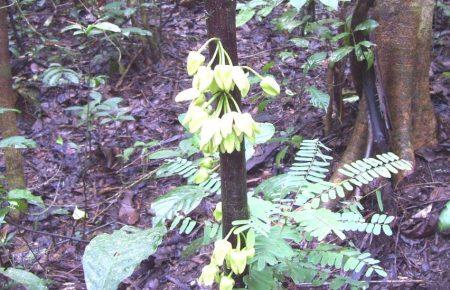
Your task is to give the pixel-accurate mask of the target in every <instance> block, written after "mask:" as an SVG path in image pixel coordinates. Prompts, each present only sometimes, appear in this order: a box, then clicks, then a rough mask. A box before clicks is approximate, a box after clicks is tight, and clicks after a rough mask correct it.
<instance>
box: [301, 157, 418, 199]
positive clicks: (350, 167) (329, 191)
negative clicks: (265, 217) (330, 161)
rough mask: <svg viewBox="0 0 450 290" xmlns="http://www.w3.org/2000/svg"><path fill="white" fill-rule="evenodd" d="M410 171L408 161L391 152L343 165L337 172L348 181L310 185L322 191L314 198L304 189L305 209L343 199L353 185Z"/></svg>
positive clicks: (308, 190) (410, 167)
mask: <svg viewBox="0 0 450 290" xmlns="http://www.w3.org/2000/svg"><path fill="white" fill-rule="evenodd" d="M411 169H412V165H411V164H410V163H409V162H408V161H406V160H402V159H400V158H399V157H398V156H397V155H395V154H394V153H392V152H388V153H384V154H380V155H377V158H365V159H362V160H358V161H355V162H353V163H351V164H345V165H344V166H343V167H342V168H340V169H338V171H339V172H340V173H342V174H344V175H345V176H347V177H349V178H348V179H346V180H344V181H342V182H340V183H338V184H333V183H324V182H321V183H320V185H310V186H309V187H311V188H313V187H314V186H316V187H320V189H322V190H323V191H322V192H318V191H317V190H316V191H315V192H314V193H316V195H315V196H313V195H312V194H309V195H308V193H309V192H312V191H311V190H310V189H309V188H308V187H307V188H305V189H304V191H305V192H306V193H307V194H306V197H307V201H305V202H304V204H305V207H306V208H318V207H319V205H320V202H327V201H328V200H333V199H336V198H337V197H340V198H344V197H345V191H352V190H353V188H354V187H353V186H354V185H356V186H363V185H367V184H369V183H370V182H371V181H373V180H374V179H376V178H380V177H385V178H391V177H392V176H391V173H394V174H395V173H398V170H411Z"/></svg>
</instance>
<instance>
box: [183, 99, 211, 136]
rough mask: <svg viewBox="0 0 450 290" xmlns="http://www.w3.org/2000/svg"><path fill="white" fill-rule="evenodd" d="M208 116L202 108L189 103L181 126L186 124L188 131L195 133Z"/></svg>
mask: <svg viewBox="0 0 450 290" xmlns="http://www.w3.org/2000/svg"><path fill="white" fill-rule="evenodd" d="M208 117H209V115H208V113H206V112H205V111H204V110H203V109H202V108H200V107H199V106H196V105H195V104H191V105H190V106H189V109H188V111H187V113H186V116H185V117H184V119H183V123H182V125H183V126H187V127H188V130H189V132H190V133H196V132H197V131H198V130H200V128H201V127H202V126H203V124H204V123H205V120H206V119H207V118H208Z"/></svg>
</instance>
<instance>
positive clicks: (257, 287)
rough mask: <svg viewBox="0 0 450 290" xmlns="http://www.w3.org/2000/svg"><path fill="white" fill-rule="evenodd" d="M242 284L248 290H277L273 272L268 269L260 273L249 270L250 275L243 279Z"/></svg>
mask: <svg viewBox="0 0 450 290" xmlns="http://www.w3.org/2000/svg"><path fill="white" fill-rule="evenodd" d="M244 282H245V284H246V285H247V287H248V289H249V290H272V289H277V288H276V284H275V279H274V277H273V270H272V269H271V268H268V267H266V268H264V270H262V271H258V270H255V269H251V270H250V274H249V275H247V276H245V277H244Z"/></svg>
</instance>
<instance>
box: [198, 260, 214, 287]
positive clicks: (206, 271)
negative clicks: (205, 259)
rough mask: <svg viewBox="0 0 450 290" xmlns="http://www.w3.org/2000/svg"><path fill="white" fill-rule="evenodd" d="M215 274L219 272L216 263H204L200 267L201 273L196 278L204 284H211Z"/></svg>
mask: <svg viewBox="0 0 450 290" xmlns="http://www.w3.org/2000/svg"><path fill="white" fill-rule="evenodd" d="M217 274H219V268H218V267H217V266H216V265H214V264H209V265H206V266H205V267H203V269H202V274H201V275H200V277H199V278H198V282H199V284H201V285H204V286H212V284H213V283H214V279H215V278H216V275H217Z"/></svg>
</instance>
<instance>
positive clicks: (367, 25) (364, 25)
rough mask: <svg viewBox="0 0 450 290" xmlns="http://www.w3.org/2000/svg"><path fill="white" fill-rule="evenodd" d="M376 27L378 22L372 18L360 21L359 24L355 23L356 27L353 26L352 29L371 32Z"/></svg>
mask: <svg viewBox="0 0 450 290" xmlns="http://www.w3.org/2000/svg"><path fill="white" fill-rule="evenodd" d="M377 27H378V22H376V21H375V20H373V19H367V20H366V21H364V22H361V23H360V24H358V25H356V27H355V29H353V31H366V32H372V31H373V30H374V29H375V28H377Z"/></svg>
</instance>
